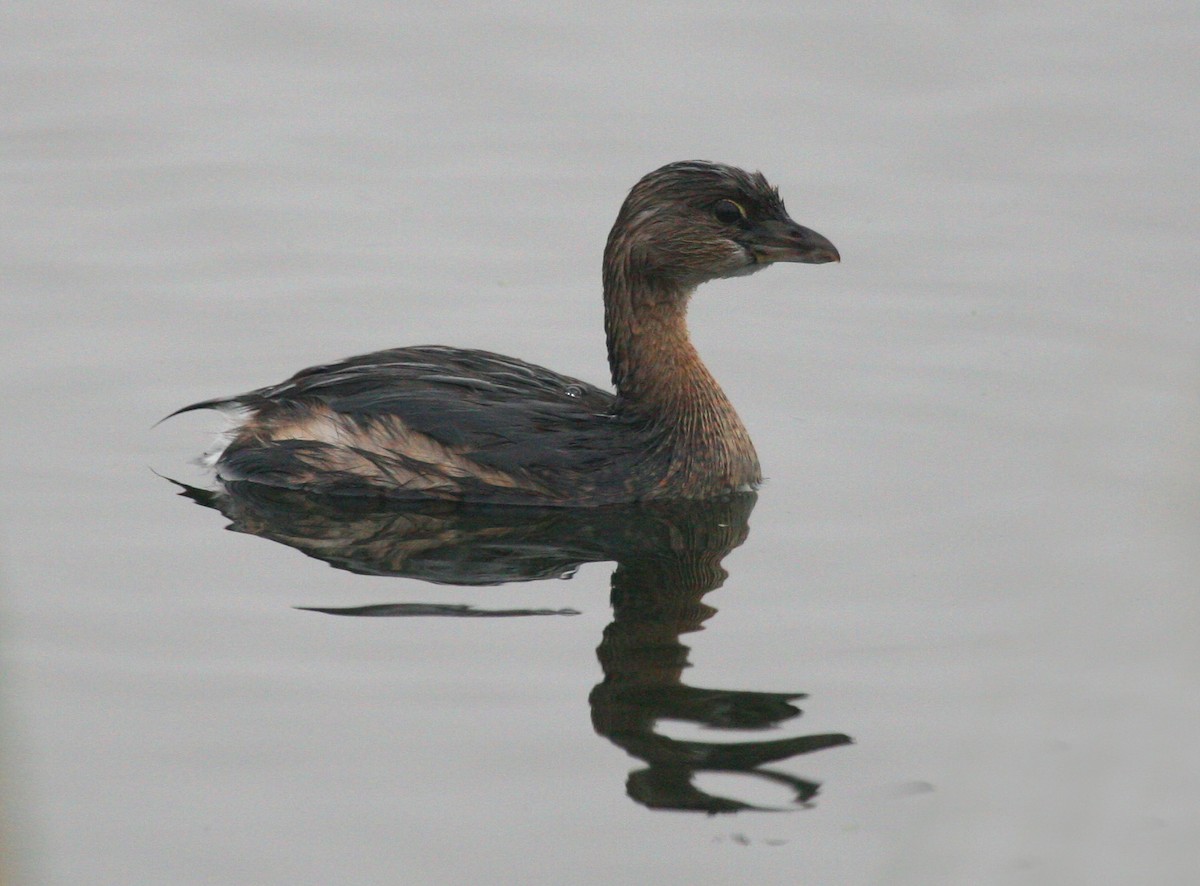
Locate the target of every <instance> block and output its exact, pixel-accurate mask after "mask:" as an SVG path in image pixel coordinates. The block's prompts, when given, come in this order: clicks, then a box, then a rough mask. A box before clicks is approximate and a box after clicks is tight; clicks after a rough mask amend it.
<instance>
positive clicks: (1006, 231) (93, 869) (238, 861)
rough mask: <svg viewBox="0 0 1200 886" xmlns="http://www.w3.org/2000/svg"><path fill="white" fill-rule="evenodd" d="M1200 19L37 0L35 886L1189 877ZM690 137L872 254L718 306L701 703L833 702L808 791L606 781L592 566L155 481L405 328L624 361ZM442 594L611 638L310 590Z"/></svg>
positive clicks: (14, 674)
mask: <svg viewBox="0 0 1200 886" xmlns="http://www.w3.org/2000/svg"><path fill="white" fill-rule="evenodd" d="M601 10H602V11H601ZM1198 26H1200V12H1198V8H1197V7H1196V5H1195V4H1194V3H1169V2H1161V3H1143V4H1123V5H1118V4H1094V3H1078V4H1073V3H1051V4H1049V5H1047V4H1037V5H1022V4H1018V5H1012V4H1009V5H1007V6H1005V7H1003V9H999V8H998V9H997V10H995V11H976V10H975V9H974V8H973V7H971V6H969V5H966V4H957V3H944V2H943V3H939V2H926V3H915V4H908V5H905V6H904V7H903V8H900V7H897V9H896V11H893V12H885V11H883V10H882V8H881V7H879V6H878V5H876V4H857V3H850V4H832V5H831V4H808V3H789V4H771V3H749V4H744V5H741V6H738V7H737V8H734V7H733V6H731V5H729V4H728V3H720V4H718V3H697V4H652V5H650V6H645V5H644V4H641V3H638V4H622V3H617V4H607V5H605V6H604V7H583V6H569V7H563V6H561V5H559V4H545V5H541V4H528V5H524V6H521V7H514V6H512V5H510V4H489V3H465V4H456V5H455V6H454V7H453V8H442V7H434V6H424V5H402V4H392V3H367V2H351V3H339V4H329V3H317V2H296V3H289V4H275V3H252V2H228V3H221V4H191V3H181V2H165V3H156V4H150V3H88V2H76V3H54V2H47V3H37V4H34V3H18V4H11V5H10V6H9V7H8V8H7V9H6V11H5V13H4V23H3V26H2V31H0V40H2V42H3V53H2V57H0V98H2V102H0V126H2V127H3V135H2V142H0V145H2V151H3V153H2V156H0V183H2V188H3V190H2V193H3V198H2V199H3V219H4V221H3V226H2V232H0V266H2V267H3V284H2V287H3V294H2V296H0V298H2V300H3V301H2V304H0V311H2V321H3V322H2V324H0V341H2V342H3V354H4V368H3V397H4V400H3V402H4V415H3V419H2V421H0V435H2V436H0V440H2V443H3V462H2V464H0V470H2V471H3V486H4V495H3V499H2V501H3V505H2V507H3V512H2V515H3V524H2V550H3V567H2V572H0V576H2V581H3V597H2V605H3V624H2V626H0V630H2V639H3V661H4V673H5V677H4V681H3V689H2V694H0V705H2V710H3V721H2V725H3V732H4V736H5V740H4V748H3V753H2V757H0V760H2V765H3V767H4V768H3V772H4V775H3V782H4V785H5V788H4V791H3V801H2V802H3V804H4V815H5V817H6V818H7V821H8V827H7V836H6V837H5V838H4V840H5V843H6V846H5V849H4V859H5V860H4V864H5V865H6V866H7V869H8V875H9V877H10V878H12V879H13V881H14V882H27V883H53V884H76V883H89V884H109V883H111V884H128V883H171V884H193V883H195V884H201V883H204V884H232V883H238V884H242V883H254V884H275V883H278V884H285V883H286V884H295V883H347V884H358V883H364V884H365V883H385V882H386V883H479V882H486V883H517V882H546V883H553V882H580V883H597V884H600V883H614V882H615V883H643V882H667V883H729V882H746V883H798V882H804V883H839V884H858V883H889V884H930V883H955V884H957V883H989V884H990V883H1013V884H1028V883H1047V884H1050V883H1053V884H1076V883H1078V884H1084V883H1086V884H1127V883H1156V884H1160V883H1161V884H1181V883H1187V882H1194V880H1195V877H1196V876H1198V874H1197V871H1198V870H1200V851H1198V850H1197V845H1198V844H1197V837H1198V836H1200V834H1198V828H1197V822H1198V820H1200V819H1198V816H1197V811H1198V810H1197V806H1198V802H1200V801H1197V796H1200V768H1198V767H1197V765H1196V759H1195V751H1196V747H1197V746H1198V745H1200V703H1198V701H1197V692H1196V688H1195V687H1196V680H1197V677H1198V676H1200V661H1198V659H1200V653H1198V650H1200V644H1197V641H1196V636H1197V624H1198V621H1200V620H1198V618H1197V616H1198V614H1200V613H1198V609H1200V606H1198V603H1197V600H1198V595H1197V593H1196V575H1197V571H1198V567H1200V545H1198V544H1197V543H1196V537H1195V535H1196V527H1197V522H1198V521H1197V518H1198V516H1200V514H1198V513H1197V510H1198V509H1197V496H1196V493H1197V485H1198V483H1197V481H1198V479H1200V477H1198V471H1197V454H1198V453H1197V440H1198V439H1200V437H1198V435H1197V429H1198V423H1200V411H1198V408H1197V398H1196V394H1197V388H1198V385H1197V379H1198V377H1200V373H1198V364H1200V349H1198V348H1197V344H1198V340H1200V328H1198V324H1197V313H1198V311H1197V307H1198V305H1197V298H1196V289H1195V281H1196V279H1197V275H1198V272H1200V260H1198V258H1197V255H1198V251H1197V248H1196V235H1197V224H1196V209H1195V207H1196V205H1197V196H1198V195H1197V187H1196V163H1195V160H1196V151H1197V145H1198V144H1200V126H1198V122H1200V119H1198V109H1197V102H1196V95H1197V91H1198V88H1200V74H1198V69H1197V66H1196V50H1197V45H1196V40H1197V33H1200V30H1198ZM693 157H702V158H710V159H719V160H725V161H728V162H733V163H737V164H740V165H745V166H749V167H752V168H759V169H762V170H763V171H764V172H766V173H767V174H768V176H769V177H770V178H771V179H772V180H773V181H774V182H775V183H776V184H778V185H779V186H780V187H781V189H782V191H783V194H784V197H785V199H786V200H787V201H788V205H789V208H790V209H791V211H792V214H793V215H794V216H795V217H796V218H797V220H799V221H800V222H802V223H804V224H808V225H811V226H812V227H814V228H816V229H817V230H819V231H821V232H822V233H824V234H826V235H828V236H829V237H830V238H831V239H832V240H833V241H834V242H835V243H837V244H838V246H839V247H840V248H841V250H842V254H843V263H842V264H841V265H840V266H823V267H819V268H812V267H784V268H777V269H774V270H772V271H770V272H768V273H765V274H761V275H757V276H755V277H754V278H752V279H748V280H746V279H743V280H735V281H727V282H723V283H721V284H714V285H710V286H708V287H706V288H705V289H704V290H702V291H701V292H700V294H699V295H698V297H697V300H696V302H695V304H694V307H693V310H692V327H693V330H694V334H695V337H696V339H697V341H698V343H699V346H700V348H701V351H702V353H703V354H704V355H705V357H706V359H707V360H708V361H709V364H710V367H711V368H712V369H713V371H714V373H715V374H716V375H717V376H718V378H720V379H721V381H722V383H723V384H724V386H725V388H726V390H727V392H728V393H729V394H730V396H731V398H732V399H733V401H734V402H735V403H736V404H737V405H738V408H739V411H740V412H741V414H742V417H743V419H744V420H745V422H746V424H747V425H748V426H749V428H750V429H751V431H752V433H753V434H754V437H755V441H756V443H757V445H758V449H759V453H760V455H761V457H762V461H763V463H764V465H765V470H766V473H767V474H768V476H769V482H768V484H767V485H766V487H765V488H764V490H763V492H762V494H761V496H760V500H759V504H758V507H757V510H756V511H755V512H754V515H753V518H752V531H751V534H750V537H749V540H748V541H747V542H746V544H745V545H744V546H742V547H741V548H740V549H738V550H737V551H736V552H734V554H733V555H731V556H730V557H729V558H728V559H727V561H726V567H727V568H728V569H729V571H730V573H731V575H730V578H729V580H728V581H727V583H726V585H725V587H724V588H723V589H722V590H720V591H718V592H715V593H713V594H711V595H709V597H708V598H707V600H706V602H708V603H710V604H711V605H713V606H715V607H716V608H717V609H718V610H719V612H718V614H717V615H716V616H714V617H713V618H712V619H711V620H710V621H709V622H708V623H707V625H706V630H705V631H704V632H703V633H699V634H691V635H688V636H687V637H686V638H685V642H686V643H687V644H688V645H690V646H691V647H692V655H691V660H692V662H693V663H694V665H695V666H694V667H693V668H692V669H691V670H689V671H688V672H687V674H686V680H687V682H688V683H691V684H694V685H707V686H729V687H749V688H754V689H763V690H777V691H804V692H808V693H809V694H810V698H809V699H807V700H806V701H805V702H804V703H803V706H804V708H805V711H806V713H805V716H804V718H803V720H802V727H801V728H802V729H803V730H806V731H812V732H847V733H850V734H851V735H853V736H854V738H855V740H856V744H855V745H853V746H851V747H844V748H838V749H833V750H829V751H825V752H822V753H820V754H815V755H811V756H808V757H802V758H799V760H798V761H794V762H793V763H792V764H789V769H790V771H793V772H794V773H795V774H797V775H802V776H804V777H807V778H812V779H815V780H817V781H820V782H822V785H823V786H822V790H821V793H820V794H819V795H818V797H817V798H816V801H815V805H814V806H813V808H811V809H806V810H802V811H797V812H794V813H789V814H743V815H739V816H736V817H715V818H707V817H704V816H695V815H687V814H681V813H654V812H650V811H647V810H646V809H644V808H643V807H641V806H638V805H635V804H634V803H632V802H631V801H630V800H629V799H628V798H627V797H626V796H625V793H624V780H625V777H626V774H627V773H628V772H629V770H630V769H631V768H633V767H634V766H635V765H636V764H635V761H633V760H631V759H630V758H628V757H626V756H625V754H624V753H623V752H622V751H620V750H619V749H618V748H616V747H614V746H613V745H612V744H610V743H609V742H606V741H604V740H603V739H601V738H600V737H598V736H596V735H595V734H594V733H593V732H592V729H591V724H590V722H589V717H588V706H587V694H588V692H589V690H590V688H591V687H592V686H593V685H594V684H595V682H596V681H597V679H598V678H599V667H598V665H597V662H596V658H595V652H594V650H595V647H596V645H597V643H598V642H599V638H600V635H601V631H602V630H603V628H604V625H605V624H606V623H607V622H608V620H609V617H610V613H609V609H608V572H609V567H607V566H604V565H594V566H590V567H586V568H584V569H583V570H581V572H580V573H579V574H578V575H577V576H576V577H575V578H574V580H573V581H570V582H543V583H535V584H528V585H521V586H513V587H509V588H505V589H503V590H495V589H490V590H489V589H475V590H465V589H441V590H438V591H436V592H435V591H432V590H431V589H430V586H428V585H420V584H418V583H415V582H409V581H403V580H399V579H383V578H364V577H360V576H354V575H351V574H348V573H344V572H337V571H335V570H332V569H330V568H328V567H327V566H325V565H324V564H322V563H319V562H317V561H314V560H310V559H307V558H304V557H302V556H301V555H299V554H298V553H296V552H295V551H292V550H290V549H287V548H284V547H280V546H277V545H271V544H268V543H266V542H264V541H261V540H259V539H254V538H250V537H247V536H241V535H235V534H232V533H227V532H222V531H220V527H221V526H222V525H223V521H221V520H220V518H219V517H218V516H217V515H215V514H213V513H212V512H206V511H203V510H202V509H199V508H196V507H192V506H190V505H188V504H187V503H186V502H184V501H183V500H181V499H179V498H176V497H174V496H173V495H172V494H171V492H172V490H171V488H170V487H169V486H168V485H167V484H166V483H165V482H164V481H163V480H161V479H159V478H158V477H157V476H155V474H154V473H152V472H151V468H154V469H157V470H159V471H162V472H164V473H167V474H172V475H175V476H188V475H189V470H192V469H189V468H188V466H187V459H188V458H189V457H190V456H191V455H193V454H194V453H196V452H198V451H199V450H200V449H201V448H203V447H204V446H205V445H206V443H207V440H208V435H209V433H210V432H211V431H212V430H215V429H216V428H217V427H218V424H217V422H216V419H215V418H214V417H212V416H209V415H192V416H188V417H186V418H181V419H179V420H176V421H173V422H170V423H168V424H166V425H163V426H161V427H159V428H157V429H154V430H151V429H150V426H151V424H152V423H153V422H154V421H156V420H157V419H158V418H160V417H161V416H162V415H163V414H165V413H166V412H168V411H170V410H172V409H174V408H175V407H177V406H179V405H182V404H184V403H188V402H191V401H193V400H196V399H199V398H202V397H206V396H211V395H214V394H225V393H232V392H236V391H240V390H245V389H247V388H249V387H253V386H256V385H259V384H264V383H267V382H271V381H275V380H278V379H280V378H282V377H284V376H285V375H286V374H288V373H290V372H291V371H293V370H295V369H297V368H299V367H302V366H305V365H309V364H311V363H314V362H319V361H322V360H326V359H329V358H333V357H338V356H344V355H347V354H351V353H356V352H362V351H367V350H370V349H373V348H379V347H384V346H390V345H398V344H416V343H434V342H439V343H449V344H458V345H464V346H475V347H484V348H490V349H494V350H498V351H501V352H503V353H508V354H513V355H516V356H520V357H523V358H525V359H528V360H532V361H535V362H539V363H543V364H545V365H548V366H552V367H553V368H555V369H558V370H560V371H563V372H567V373H570V374H574V375H578V376H581V377H584V378H587V379H590V380H594V381H598V382H600V381H603V380H604V379H605V377H606V367H605V360H604V353H603V336H602V334H601V330H600V325H601V306H600V301H599V282H598V277H599V253H600V249H601V245H602V243H603V239H604V236H605V234H606V233H607V229H608V226H609V224H610V223H611V219H612V217H613V216H614V214H615V211H616V208H617V206H618V205H619V203H620V200H621V199H622V197H623V195H624V193H625V191H626V190H627V189H628V187H629V186H630V185H631V184H632V183H633V182H634V181H635V180H636V179H637V178H638V177H639V176H640V175H641V174H642V173H644V172H646V171H647V170H649V169H652V168H654V167H656V166H658V165H660V164H661V163H664V162H667V161H670V160H675V159H685V158H693ZM192 475H193V476H194V470H192ZM433 598H436V599H441V600H444V601H446V602H455V603H474V604H482V605H496V604H497V601H502V605H505V606H509V605H511V606H526V605H528V606H537V607H546V606H549V607H561V606H572V607H574V608H577V609H579V610H581V611H582V613H583V614H582V615H581V616H579V617H576V618H570V619H567V618H560V619H544V618H543V619H499V620H482V619H479V620H456V619H379V620H362V619H336V618H329V617H324V616H318V615H315V614H313V613H306V612H298V611H296V610H295V609H294V608H293V607H294V606H297V605H334V606H336V605H345V606H350V605H357V604H365V603H377V602H393V601H402V600H427V599H433ZM668 731H672V732H673V733H674V734H677V735H680V736H689V735H692V734H694V730H688V729H687V728H685V727H683V726H682V725H680V726H679V727H678V728H677V729H672V728H670V727H668ZM718 783H719V779H717V780H714V781H713V784H718ZM718 786H719V787H722V788H723V789H727V790H728V791H729V792H731V793H737V792H738V791H750V792H752V793H753V792H754V791H761V790H762V787H761V785H758V786H756V785H742V784H737V783H733V784H730V785H724V786H721V785H718ZM766 793H767V796H765V797H764V798H762V799H764V800H765V801H767V802H771V801H777V800H779V799H780V798H779V797H774V796H770V792H769V791H768V792H766Z"/></svg>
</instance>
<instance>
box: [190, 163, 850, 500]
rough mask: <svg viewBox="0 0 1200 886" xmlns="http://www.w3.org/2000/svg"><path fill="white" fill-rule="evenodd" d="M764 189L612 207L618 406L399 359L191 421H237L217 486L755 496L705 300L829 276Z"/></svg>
mask: <svg viewBox="0 0 1200 886" xmlns="http://www.w3.org/2000/svg"><path fill="white" fill-rule="evenodd" d="M839 260H840V256H839V255H838V251H837V249H836V248H835V247H834V245H833V244H832V243H830V242H829V241H828V240H827V239H825V238H824V237H822V236H821V235H820V234H818V233H816V232H815V231H811V230H809V229H808V228H804V227H801V226H800V225H798V224H796V223H795V222H794V221H792V220H791V218H789V217H788V214H787V211H786V210H785V209H784V206H783V201H782V200H781V199H780V197H779V192H778V190H777V189H776V188H773V187H771V186H770V185H769V184H768V183H767V181H766V179H765V178H763V176H762V175H761V173H757V172H756V173H753V174H751V173H747V172H745V171H743V170H741V169H736V168H734V167H732V166H725V165H723V164H718V163H709V162H706V161H685V162H680V163H671V164H668V165H666V166H664V167H662V168H661V169H658V170H655V171H654V172H651V173H649V174H648V175H646V176H645V177H643V178H642V180H641V181H639V182H638V183H637V184H636V185H634V187H633V189H632V190H631V191H630V192H629V196H628V197H627V198H626V199H625V202H624V204H623V205H622V206H621V211H620V212H619V213H618V215H617V220H616V223H615V224H614V225H613V228H612V232H611V233H610V234H609V236H608V243H607V245H606V247H605V250H604V328H605V333H606V337H607V341H608V363H609V368H610V369H611V371H612V381H613V386H614V387H615V388H616V393H615V395H614V394H612V393H609V392H608V391H604V390H602V389H600V388H598V387H595V386H594V385H590V384H588V383H586V382H583V381H579V380H578V379H574V378H569V377H567V376H564V375H559V374H558V373H556V372H552V371H551V370H549V369H544V368H542V367H540V366H534V365H532V364H529V363H525V362H522V361H520V360H515V359H513V358H511V357H503V356H500V355H499V354H492V353H488V352H486V351H477V350H464V349H460V348H448V347H440V346H422V347H410V348H396V349H392V350H387V351H377V352H375V353H372V354H364V355H362V356H359V357H351V358H350V359H348V360H343V361H341V362H338V363H330V364H327V365H323V366H314V367H312V368H309V369H305V370H303V371H301V372H298V373H297V374H296V375H294V376H292V377H291V378H290V379H288V380H287V381H285V382H283V383H281V384H278V385H275V386H273V387H267V388H260V389H259V390H256V391H251V392H250V393H248V394H242V395H240V396H237V397H225V398H217V399H212V400H205V401H203V402H200V403H194V404H192V405H191V406H185V407H184V408H182V409H180V410H178V411H177V412H175V413H172V415H178V414H179V413H182V412H188V411H190V410H193V409H221V410H225V411H229V412H234V413H238V414H240V416H241V418H240V424H238V425H237V426H236V427H235V428H233V429H232V430H231V431H230V432H229V436H228V442H227V443H226V445H225V447H224V449H223V450H222V451H220V452H219V454H218V455H217V456H216V457H215V462H214V464H215V468H216V471H217V475H218V477H219V478H221V479H222V480H227V481H231V480H248V481H252V482H256V483H263V484H268V485H272V486H282V487H287V488H292V489H301V490H306V491H310V492H314V493H335V494H359V495H364V494H365V495H379V496H388V497H396V498H419V499H429V498H434V499H451V500H465V501H477V502H495V503H497V504H528V505H559V506H595V505H605V504H614V503H618V502H632V501H641V500H647V499H666V498H682V499H701V498H711V497H714V496H720V495H724V494H728V493H731V492H735V491H738V490H745V489H750V488H753V487H754V486H756V485H757V484H758V483H759V482H760V481H761V479H762V475H761V473H760V471H759V465H758V456H757V454H756V453H755V451H754V445H753V444H752V443H751V442H750V435H749V434H748V433H747V432H746V428H745V427H744V426H743V425H742V422H741V420H740V419H739V418H738V415H737V413H736V412H735V411H734V409H733V406H732V405H731V404H730V402H729V400H728V399H727V398H726V396H725V394H724V392H723V391H722V390H721V388H720V387H719V386H718V385H717V382H716V380H715V379H714V378H713V377H712V375H711V374H709V372H708V370H707V369H706V368H705V366H704V364H703V363H702V362H701V360H700V356H699V354H697V353H696V349H695V348H694V347H693V346H692V343H691V340H690V339H689V337H688V331H687V322H686V314H687V305H688V299H689V298H690V296H691V294H692V292H693V291H694V290H695V289H696V287H697V286H699V285H700V284H701V283H703V282H705V281H706V280H711V279H714V278H717V277H734V276H740V275H743V274H750V273H753V272H754V271H758V270H760V269H762V268H765V267H766V266H767V265H770V264H772V263H774V262H805V263H810V264H816V263H821V262H830V261H839Z"/></svg>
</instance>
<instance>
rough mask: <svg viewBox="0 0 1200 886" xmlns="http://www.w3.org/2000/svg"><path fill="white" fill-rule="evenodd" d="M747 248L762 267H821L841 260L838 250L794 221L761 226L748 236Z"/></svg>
mask: <svg viewBox="0 0 1200 886" xmlns="http://www.w3.org/2000/svg"><path fill="white" fill-rule="evenodd" d="M745 245H746V247H747V248H748V249H749V250H750V252H751V253H752V254H753V255H754V260H755V261H756V262H757V263H759V264H770V263H771V262H777V261H794V262H804V263H805V264H810V265H819V264H824V263H825V262H831V261H841V260H842V257H841V255H840V254H838V251H837V247H836V246H834V245H833V244H832V243H830V242H829V241H828V240H827V239H825V238H824V237H822V236H821V235H820V234H818V233H817V232H816V231H813V230H810V229H809V228H806V227H804V226H803V225H798V224H796V223H795V222H794V221H792V220H791V219H786V220H784V219H770V220H768V221H764V222H759V223H758V224H757V225H755V226H754V228H753V229H751V230H750V231H748V232H747V236H746V238H745Z"/></svg>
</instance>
